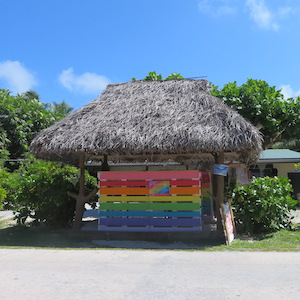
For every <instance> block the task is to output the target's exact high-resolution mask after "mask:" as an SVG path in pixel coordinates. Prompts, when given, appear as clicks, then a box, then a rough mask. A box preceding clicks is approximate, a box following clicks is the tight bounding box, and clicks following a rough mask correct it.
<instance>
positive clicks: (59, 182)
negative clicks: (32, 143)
mask: <svg viewBox="0 0 300 300" xmlns="http://www.w3.org/2000/svg"><path fill="white" fill-rule="evenodd" d="M78 181H79V180H78V169H77V168H75V167H72V166H67V165H62V164H60V163H53V162H46V161H41V160H33V161H30V162H27V163H24V164H23V165H22V166H21V167H20V168H19V169H18V170H16V171H15V172H14V173H12V175H11V178H10V180H9V191H8V195H7V198H6V200H5V201H4V204H6V205H7V206H9V207H10V208H11V209H13V210H14V211H16V212H17V214H16V216H17V221H18V223H25V221H26V219H27V218H28V217H30V218H33V219H34V223H39V224H46V225H50V226H57V227H65V226H68V225H71V223H72V221H73V217H74V213H75V205H76V200H75V199H74V198H72V197H70V196H69V195H68V194H67V192H68V191H70V192H73V193H78V191H79V182H78ZM85 184H86V189H87V191H92V190H93V189H94V188H95V187H97V180H96V178H94V177H92V176H90V175H89V174H88V173H87V172H86V183H85ZM95 199H96V198H94V199H92V200H91V203H93V204H95V203H96V202H95Z"/></svg>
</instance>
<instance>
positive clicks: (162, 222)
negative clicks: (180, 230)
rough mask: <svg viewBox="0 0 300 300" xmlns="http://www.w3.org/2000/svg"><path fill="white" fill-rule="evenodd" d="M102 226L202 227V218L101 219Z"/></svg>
mask: <svg viewBox="0 0 300 300" xmlns="http://www.w3.org/2000/svg"><path fill="white" fill-rule="evenodd" d="M100 224H101V225H116V226H122V225H127V226H146V225H150V226H200V224H201V219H200V218H197V219H196V218H193V219H192V218H191V219H175V218H174V219H173V218H154V219H151V218H150V219H149V218H101V217H100Z"/></svg>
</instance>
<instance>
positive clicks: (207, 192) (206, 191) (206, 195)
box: [201, 190, 210, 197]
mask: <svg viewBox="0 0 300 300" xmlns="http://www.w3.org/2000/svg"><path fill="white" fill-rule="evenodd" d="M201 196H202V197H210V190H203V191H202V193H201Z"/></svg>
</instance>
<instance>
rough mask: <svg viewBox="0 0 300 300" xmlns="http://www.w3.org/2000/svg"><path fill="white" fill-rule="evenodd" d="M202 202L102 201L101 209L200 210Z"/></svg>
mask: <svg viewBox="0 0 300 300" xmlns="http://www.w3.org/2000/svg"><path fill="white" fill-rule="evenodd" d="M200 205H201V203H200V202H191V203H185V202H183V203H176V202H172V203H156V202H153V203H152V202H144V203H110V202H103V203H100V209H101V210H199V209H200Z"/></svg>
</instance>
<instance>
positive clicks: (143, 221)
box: [99, 217, 149, 226]
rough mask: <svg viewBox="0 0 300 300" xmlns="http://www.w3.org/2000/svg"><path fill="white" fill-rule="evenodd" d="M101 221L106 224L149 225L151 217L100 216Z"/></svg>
mask: <svg viewBox="0 0 300 300" xmlns="http://www.w3.org/2000/svg"><path fill="white" fill-rule="evenodd" d="M99 222H100V224H101V225H106V226H109V225H110V226H122V225H126V226H147V225H149V218H118V217H116V218H100V220H99Z"/></svg>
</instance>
